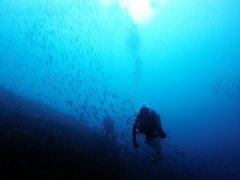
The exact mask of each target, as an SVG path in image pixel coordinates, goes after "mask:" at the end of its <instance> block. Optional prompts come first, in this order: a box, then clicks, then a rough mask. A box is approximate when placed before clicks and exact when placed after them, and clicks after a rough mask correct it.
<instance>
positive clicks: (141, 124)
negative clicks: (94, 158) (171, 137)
mask: <svg viewBox="0 0 240 180" xmlns="http://www.w3.org/2000/svg"><path fill="white" fill-rule="evenodd" d="M137 131H138V132H137ZM137 133H141V134H144V135H145V137H146V140H152V139H154V138H156V137H160V138H166V133H165V132H164V131H163V129H162V124H161V120H160V116H159V115H158V114H157V113H156V112H155V111H153V110H151V111H150V112H149V114H147V115H145V116H143V115H142V114H141V113H139V114H138V115H137V117H136V119H135V123H134V125H133V129H132V141H133V146H134V147H135V148H137V147H138V144H137V140H136V135H137Z"/></svg>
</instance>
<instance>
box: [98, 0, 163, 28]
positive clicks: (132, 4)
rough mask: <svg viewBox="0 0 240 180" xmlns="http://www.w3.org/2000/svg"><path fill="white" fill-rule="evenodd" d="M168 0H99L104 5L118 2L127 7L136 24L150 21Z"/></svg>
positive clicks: (124, 7)
mask: <svg viewBox="0 0 240 180" xmlns="http://www.w3.org/2000/svg"><path fill="white" fill-rule="evenodd" d="M167 1H168V0H99V2H100V4H101V5H103V6H109V5H112V4H115V3H117V4H118V5H119V6H120V7H121V8H123V9H125V10H126V11H127V12H128V14H129V16H131V18H132V19H133V21H134V22H135V23H136V24H144V23H147V22H149V21H150V20H151V19H152V18H154V16H155V15H156V14H157V13H158V12H159V10H160V9H161V8H162V7H163V6H165V5H166V3H167Z"/></svg>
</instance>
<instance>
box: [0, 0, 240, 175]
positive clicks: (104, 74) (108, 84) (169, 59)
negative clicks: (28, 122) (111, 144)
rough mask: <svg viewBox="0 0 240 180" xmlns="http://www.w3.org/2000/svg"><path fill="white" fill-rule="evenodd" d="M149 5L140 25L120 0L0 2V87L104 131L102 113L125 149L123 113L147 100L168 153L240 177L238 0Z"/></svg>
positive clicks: (209, 170) (126, 136)
mask: <svg viewBox="0 0 240 180" xmlns="http://www.w3.org/2000/svg"><path fill="white" fill-rule="evenodd" d="M103 2H105V3H103ZM163 2H164V3H163ZM150 7H151V8H152V9H154V10H156V13H155V14H154V15H153V16H152V17H151V18H149V19H147V20H143V21H141V22H139V21H138V20H136V19H134V16H133V15H132V14H131V12H130V11H129V10H128V9H127V8H123V7H122V6H120V5H119V1H118V0H115V1H114V0H113V1H107V0H106V1H100V0H99V1H97V0H81V1H78V0H52V1H46V0H36V1H31V0H22V1H16V0H15V1H6V0H1V1H0V85H1V86H3V87H4V88H6V89H8V90H11V91H13V92H15V93H16V94H17V95H19V96H23V97H26V98H30V99H32V100H34V101H37V102H39V103H43V104H47V105H49V106H50V107H52V108H54V109H56V110H57V111H60V112H63V113H66V114H69V115H71V116H73V117H75V118H76V119H77V120H78V121H81V122H84V123H88V126H89V128H92V129H95V130H97V131H99V132H100V133H104V132H103V129H102V123H103V119H104V116H105V114H106V112H108V113H109V114H110V116H111V117H112V118H113V119H114V124H115V131H116V134H117V135H118V136H117V140H116V141H117V143H118V144H120V145H122V146H125V145H126V144H128V145H131V125H130V124H131V123H130V124H129V123H127V120H126V119H127V118H128V117H130V116H133V115H134V114H135V113H136V112H137V110H138V109H139V108H140V107H141V105H142V104H143V103H147V104H148V105H149V106H150V107H152V108H153V109H155V110H156V111H157V112H159V114H160V115H161V117H162V123H163V127H164V129H165V130H166V132H167V134H168V138H167V139H166V140H165V141H164V142H163V153H165V155H166V157H168V159H170V160H171V158H176V159H180V160H179V161H181V162H183V163H185V162H186V163H189V164H191V165H190V166H196V167H197V169H201V172H203V171H204V172H206V174H211V177H212V178H215V179H239V178H240V174H239V170H240V163H239V161H240V143H239V138H240V124H239V120H240V110H239V107H240V51H239V49H240V45H239V44H240V24H239V19H240V1H238V0H221V1H217V0H201V1H198V0H196V1H190V0H179V1H176V0H167V1H157V0H155V1H153V0H152V1H151V3H150ZM136 9H138V7H137V8H136ZM145 12H146V11H143V12H141V13H143V14H144V13H145ZM29 108H31V107H29ZM169 146H170V147H171V148H168V147H169ZM127 151H130V152H134V151H135V150H134V149H133V148H131V146H128V150H127ZM175 151H176V152H180V154H181V155H176V154H174V153H173V152H175ZM140 154H141V152H140ZM178 154H179V153H178ZM141 157H142V158H144V157H143V156H140V157H139V158H141ZM171 162H172V161H171ZM146 163H148V162H147V161H146ZM176 164H177V162H176ZM193 164H194V165H193ZM156 171H157V170H156ZM201 175H202V173H199V176H201Z"/></svg>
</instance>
